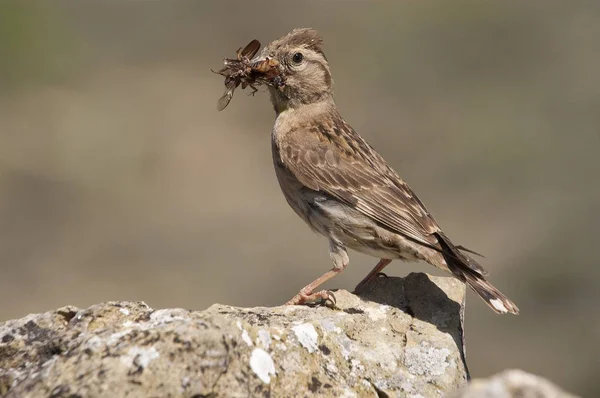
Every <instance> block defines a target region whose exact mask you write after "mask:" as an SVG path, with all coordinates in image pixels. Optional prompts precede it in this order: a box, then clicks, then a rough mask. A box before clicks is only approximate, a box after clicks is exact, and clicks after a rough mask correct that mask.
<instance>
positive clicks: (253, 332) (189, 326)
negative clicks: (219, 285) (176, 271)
mask: <svg viewBox="0 0 600 398" xmlns="http://www.w3.org/2000/svg"><path fill="white" fill-rule="evenodd" d="M464 296H465V287H464V285H463V284H462V283H460V282H458V281H456V280H454V279H452V278H442V277H433V276H428V275H426V274H410V275H408V276H407V277H406V278H378V280H376V281H375V282H374V283H372V284H370V285H369V286H368V287H367V289H366V290H365V291H364V292H361V294H360V296H356V295H354V294H352V293H349V292H347V291H343V290H341V291H337V292H335V298H336V300H337V302H336V308H333V309H330V308H324V307H319V308H307V307H286V306H281V307H274V308H264V307H257V308H237V307H231V306H226V305H219V304H216V305H213V306H212V307H210V308H209V309H207V310H205V311H188V310H184V309H163V310H154V309H152V308H150V307H148V306H147V305H146V304H145V303H142V302H109V303H104V304H99V305H95V306H93V307H90V308H88V309H79V308H75V307H72V306H68V307H63V308H60V309H58V310H56V311H51V312H46V313H43V314H36V315H28V316H26V317H24V318H22V319H18V320H12V321H7V322H4V323H0V396H7V397H52V398H59V397H65V398H66V397H72V398H75V397H125V396H128V397H196V398H199V397H249V396H264V397H268V396H273V397H296V396H301V397H304V396H323V397H386V396H412V397H419V396H421V397H434V396H444V395H447V394H448V393H450V392H454V393H455V394H456V391H462V392H460V393H458V394H461V395H459V396H463V395H462V394H465V395H464V396H469V397H470V396H475V395H466V394H469V391H470V388H471V387H469V388H467V389H466V390H464V389H461V388H464V387H465V386H466V384H467V380H468V370H467V367H466V363H465V357H464V340H463V337H464V336H463V327H462V325H463V308H464V306H463V303H464ZM477 387H478V388H483V387H482V384H481V383H479V384H477ZM481 391H487V390H481ZM556 391H559V390H556ZM486 396H490V397H494V396H496V395H486ZM498 396H500V395H498ZM502 396H510V395H502ZM538 396H545V395H538ZM556 396H563V395H556ZM564 396H567V395H564Z"/></svg>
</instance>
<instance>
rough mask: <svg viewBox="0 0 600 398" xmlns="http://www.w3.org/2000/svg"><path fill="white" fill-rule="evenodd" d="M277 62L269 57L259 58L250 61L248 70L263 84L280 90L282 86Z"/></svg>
mask: <svg viewBox="0 0 600 398" xmlns="http://www.w3.org/2000/svg"><path fill="white" fill-rule="evenodd" d="M280 66H281V65H280V63H279V61H277V59H275V58H271V57H263V56H259V57H257V58H255V59H253V60H252V63H251V64H250V68H251V69H252V72H253V73H254V74H256V75H258V76H260V78H261V80H263V81H264V82H265V83H267V84H269V85H271V86H273V87H277V88H279V89H282V88H283V86H284V83H283V77H282V74H281V67H280Z"/></svg>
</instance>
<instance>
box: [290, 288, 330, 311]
mask: <svg viewBox="0 0 600 398" xmlns="http://www.w3.org/2000/svg"><path fill="white" fill-rule="evenodd" d="M335 304H336V300H335V296H334V295H333V292H332V291H330V290H321V291H319V292H305V291H302V290H301V291H300V292H299V293H298V294H297V295H295V296H294V297H292V299H291V300H290V301H288V302H287V303H285V305H308V306H316V305H324V306H326V307H329V308H333V307H335Z"/></svg>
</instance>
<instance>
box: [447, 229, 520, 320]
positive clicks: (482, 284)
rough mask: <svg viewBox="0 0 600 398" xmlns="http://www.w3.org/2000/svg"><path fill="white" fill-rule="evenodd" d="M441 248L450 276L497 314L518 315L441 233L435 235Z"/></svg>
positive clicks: (516, 309) (517, 310)
mask: <svg viewBox="0 0 600 398" xmlns="http://www.w3.org/2000/svg"><path fill="white" fill-rule="evenodd" d="M436 235H437V237H438V241H439V242H440V245H441V246H442V255H443V256H444V260H445V261H446V264H447V265H448V268H449V270H450V271H451V272H452V274H453V275H454V276H455V277H457V278H458V279H460V280H461V281H463V282H465V283H466V284H467V285H469V287H470V288H471V289H473V291H474V292H475V293H477V294H478V295H479V297H481V298H482V299H483V301H485V302H486V304H487V305H489V306H490V308H491V309H492V310H494V311H495V312H497V313H498V314H506V313H511V314H515V315H516V314H518V313H519V308H517V306H516V305H515V303H513V302H512V301H510V300H509V299H508V297H506V296H505V295H504V294H502V293H501V292H500V290H498V289H496V288H495V287H494V286H493V285H492V284H491V283H489V282H488V281H487V280H486V279H485V277H484V275H483V273H481V272H478V271H477V270H476V269H474V268H473V266H472V261H473V260H472V259H471V258H469V257H468V256H467V255H466V254H464V253H462V252H461V251H459V249H458V248H457V247H456V246H454V245H453V244H452V242H451V241H450V239H448V237H446V235H444V234H442V233H438V234H436Z"/></svg>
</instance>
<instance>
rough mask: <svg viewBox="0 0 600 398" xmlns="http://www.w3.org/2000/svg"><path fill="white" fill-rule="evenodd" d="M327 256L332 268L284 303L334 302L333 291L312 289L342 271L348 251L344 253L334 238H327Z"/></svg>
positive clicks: (347, 260) (346, 260)
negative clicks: (331, 262)
mask: <svg viewBox="0 0 600 398" xmlns="http://www.w3.org/2000/svg"><path fill="white" fill-rule="evenodd" d="M329 256H330V257H331V260H332V261H333V268H332V269H330V270H329V271H327V272H325V273H324V274H323V275H321V276H320V277H318V278H317V279H315V280H314V281H313V282H311V283H309V284H308V285H306V286H304V287H303V288H302V289H300V292H299V293H298V294H297V295H295V296H294V297H292V299H291V300H290V301H288V302H287V303H286V305H300V304H306V303H313V302H323V301H325V302H327V301H331V303H333V304H335V297H334V296H333V293H331V292H330V291H328V290H321V291H319V292H316V293H315V292H314V290H315V289H316V288H318V287H319V286H320V285H322V284H323V283H325V282H327V281H328V280H330V279H331V278H333V277H334V276H336V275H337V274H339V273H340V272H342V271H343V270H344V268H346V266H347V265H348V262H349V261H350V260H349V258H348V253H346V247H345V246H344V245H343V244H342V243H340V242H338V241H337V240H334V239H330V240H329Z"/></svg>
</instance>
